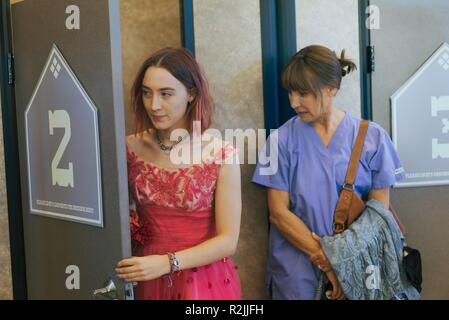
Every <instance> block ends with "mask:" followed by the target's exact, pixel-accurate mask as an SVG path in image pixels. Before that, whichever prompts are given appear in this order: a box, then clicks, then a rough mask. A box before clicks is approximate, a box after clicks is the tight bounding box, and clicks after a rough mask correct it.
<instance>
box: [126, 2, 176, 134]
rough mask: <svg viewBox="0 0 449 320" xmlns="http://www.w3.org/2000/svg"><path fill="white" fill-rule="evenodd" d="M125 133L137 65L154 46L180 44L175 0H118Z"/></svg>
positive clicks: (129, 130)
mask: <svg viewBox="0 0 449 320" xmlns="http://www.w3.org/2000/svg"><path fill="white" fill-rule="evenodd" d="M120 23H121V32H122V36H121V38H122V66H123V67H122V69H123V90H124V97H125V123H126V134H130V133H132V132H134V131H133V122H134V118H133V113H132V110H131V106H130V101H131V98H130V90H131V87H132V85H133V82H134V77H135V76H136V74H137V72H138V70H139V68H140V65H141V64H142V62H143V61H144V60H145V59H146V58H148V57H149V55H150V53H151V52H153V51H154V50H157V49H160V48H163V47H167V46H170V47H179V46H181V26H180V17H179V1H178V0H120Z"/></svg>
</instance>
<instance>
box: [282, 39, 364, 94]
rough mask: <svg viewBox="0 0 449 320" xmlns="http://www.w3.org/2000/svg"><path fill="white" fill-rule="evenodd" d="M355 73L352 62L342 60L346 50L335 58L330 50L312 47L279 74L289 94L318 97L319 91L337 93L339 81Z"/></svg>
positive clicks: (345, 59)
mask: <svg viewBox="0 0 449 320" xmlns="http://www.w3.org/2000/svg"><path fill="white" fill-rule="evenodd" d="M355 69H357V67H356V65H355V64H354V62H352V61H351V60H350V59H347V58H345V50H344V49H343V51H342V52H341V55H340V58H337V55H336V54H335V52H333V51H331V50H330V49H329V48H326V47H323V46H319V45H311V46H308V47H305V48H303V49H301V50H300V51H299V52H297V53H296V54H295V55H294V56H293V57H292V58H291V59H290V61H289V62H288V63H287V65H286V66H285V68H284V70H283V72H282V85H283V86H284V88H285V89H287V90H288V91H296V92H299V93H300V94H302V95H305V94H309V93H311V94H313V95H314V96H315V97H317V96H321V89H323V88H325V87H331V88H336V89H340V84H341V79H342V77H344V76H345V75H347V74H348V73H350V72H351V71H353V70H355Z"/></svg>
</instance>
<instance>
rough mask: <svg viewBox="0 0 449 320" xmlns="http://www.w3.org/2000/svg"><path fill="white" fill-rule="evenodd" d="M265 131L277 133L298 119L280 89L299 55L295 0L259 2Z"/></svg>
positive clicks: (263, 0) (284, 92) (262, 0)
mask: <svg viewBox="0 0 449 320" xmlns="http://www.w3.org/2000/svg"><path fill="white" fill-rule="evenodd" d="M260 21H261V32H262V72H263V95H264V112H265V129H274V128H278V127H279V126H281V125H282V124H283V123H284V122H285V121H287V120H288V119H290V118H291V117H292V116H294V115H295V112H294V110H293V109H292V108H290V102H289V100H288V94H287V92H286V91H285V90H284V89H283V88H282V85H281V73H282V69H283V68H284V66H285V65H286V63H287V62H288V60H289V59H290V57H291V56H292V55H293V54H294V53H296V51H297V48H296V16H295V1H294V0H282V1H274V0H260Z"/></svg>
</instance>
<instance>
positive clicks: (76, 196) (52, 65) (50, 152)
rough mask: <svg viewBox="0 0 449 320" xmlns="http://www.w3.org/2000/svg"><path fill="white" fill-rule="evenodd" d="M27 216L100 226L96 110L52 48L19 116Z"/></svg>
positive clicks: (101, 220) (72, 73) (59, 53)
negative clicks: (24, 157)
mask: <svg viewBox="0 0 449 320" xmlns="http://www.w3.org/2000/svg"><path fill="white" fill-rule="evenodd" d="M25 130H26V150H27V166H28V187H29V203H30V211H31V213H32V214H37V215H43V216H47V217H52V218H57V219H63V220H69V221H74V222H79V223H85V224H90V225H94V226H99V227H102V226H103V207H102V192H101V168H100V147H99V136H98V115H97V108H96V106H95V105H94V103H93V102H92V100H91V99H90V98H89V96H88V95H87V93H86V91H85V90H84V89H83V87H82V85H81V83H80V82H79V81H78V79H77V78H76V76H75V73H74V72H73V71H72V70H71V68H70V66H69V64H68V63H67V61H66V60H65V59H64V57H63V55H62V54H61V52H60V51H59V50H58V48H57V47H56V45H53V47H52V49H51V52H50V54H49V56H48V59H47V61H46V63H45V66H44V68H43V71H42V73H41V76H40V78H39V80H38V82H37V85H36V87H35V89H34V92H33V95H32V96H31V99H30V102H29V104H28V106H27V108H26V111H25Z"/></svg>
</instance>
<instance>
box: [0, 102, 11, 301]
mask: <svg viewBox="0 0 449 320" xmlns="http://www.w3.org/2000/svg"><path fill="white" fill-rule="evenodd" d="M0 106H1V101H0ZM1 112H2V109H1V108H0V300H4V299H12V280H11V257H10V250H9V227H8V205H7V197H6V196H7V194H6V180H5V158H4V148H3V123H2V116H1Z"/></svg>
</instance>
